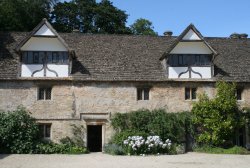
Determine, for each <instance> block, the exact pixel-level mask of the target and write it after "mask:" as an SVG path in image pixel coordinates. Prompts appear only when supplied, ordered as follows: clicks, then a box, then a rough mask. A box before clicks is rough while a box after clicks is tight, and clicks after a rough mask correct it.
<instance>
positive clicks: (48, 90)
mask: <svg viewBox="0 0 250 168" xmlns="http://www.w3.org/2000/svg"><path fill="white" fill-rule="evenodd" d="M42 90H43V93H42V94H43V96H42V97H41V96H40V92H41V91H42ZM49 92H50V96H49V97H50V98H47V97H48V93H49ZM37 100H38V101H49V100H52V87H48V86H47V87H38V90H37Z"/></svg>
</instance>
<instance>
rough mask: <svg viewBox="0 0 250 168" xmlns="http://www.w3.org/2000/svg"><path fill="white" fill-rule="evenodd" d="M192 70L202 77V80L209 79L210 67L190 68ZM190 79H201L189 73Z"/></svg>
mask: <svg viewBox="0 0 250 168" xmlns="http://www.w3.org/2000/svg"><path fill="white" fill-rule="evenodd" d="M192 70H193V71H195V72H198V73H200V74H201V75H202V78H211V67H192ZM191 78H201V77H200V76H199V75H198V74H195V73H193V72H191Z"/></svg>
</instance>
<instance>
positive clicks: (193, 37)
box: [182, 30, 201, 40]
mask: <svg viewBox="0 0 250 168" xmlns="http://www.w3.org/2000/svg"><path fill="white" fill-rule="evenodd" d="M182 39H183V40H201V39H200V37H199V36H198V35H197V34H196V33H195V32H194V31H193V30H189V31H188V32H187V34H186V35H185V36H184V37H183V38H182Z"/></svg>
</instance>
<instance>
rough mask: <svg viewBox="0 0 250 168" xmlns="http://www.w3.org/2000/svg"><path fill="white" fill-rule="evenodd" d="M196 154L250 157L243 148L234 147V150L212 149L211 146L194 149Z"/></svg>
mask: <svg viewBox="0 0 250 168" xmlns="http://www.w3.org/2000/svg"><path fill="white" fill-rule="evenodd" d="M194 151H195V152H202V153H212V154H240V155H249V154H250V152H249V151H248V150H247V149H246V148H243V147H239V146H234V147H232V148H228V149H225V148H219V147H211V146H202V147H196V148H194Z"/></svg>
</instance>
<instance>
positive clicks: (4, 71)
mask: <svg viewBox="0 0 250 168" xmlns="http://www.w3.org/2000/svg"><path fill="white" fill-rule="evenodd" d="M27 35H28V33H23V32H11V33H8V32H0V80H6V79H10V80H17V79H18V80H19V79H20V80H22V78H19V77H18V76H19V75H18V74H19V69H20V66H19V55H18V54H17V53H16V51H15V48H16V47H17V45H18V44H19V43H20V42H21V41H22V40H23V39H24V38H25V37H26V36H27ZM59 35H60V36H61V37H62V38H63V39H64V40H65V42H66V43H67V44H68V45H69V47H70V48H71V49H73V50H74V51H75V56H76V58H75V59H74V60H73V65H72V66H73V68H72V76H71V77H70V79H71V80H83V81H156V82H157V81H169V80H173V79H168V78H167V76H166V75H167V72H166V70H165V69H164V66H163V64H162V62H161V61H160V58H161V57H162V55H163V54H164V53H165V52H167V51H168V49H169V48H170V47H171V45H173V44H174V42H175V41H176V40H177V37H165V36H158V37H156V36H135V35H93V34H80V33H59ZM204 39H205V40H206V41H207V42H208V44H209V45H211V46H212V47H213V48H214V49H215V50H216V51H217V53H218V55H216V57H215V60H214V64H215V76H214V77H213V78H212V79H211V80H212V81H215V80H217V79H224V80H228V81H237V82H250V66H249V65H250V39H230V38H210V37H209V38H204ZM33 80H34V78H33Z"/></svg>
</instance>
